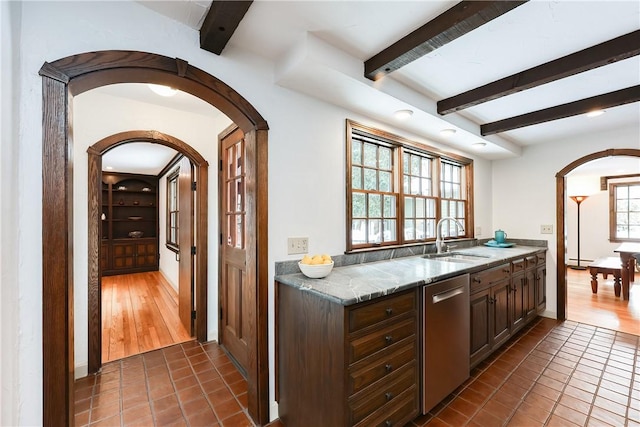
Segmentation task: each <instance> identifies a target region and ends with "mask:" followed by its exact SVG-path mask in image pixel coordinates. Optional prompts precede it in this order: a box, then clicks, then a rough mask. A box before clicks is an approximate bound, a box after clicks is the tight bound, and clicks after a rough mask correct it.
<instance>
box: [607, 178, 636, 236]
mask: <svg viewBox="0 0 640 427" xmlns="http://www.w3.org/2000/svg"><path fill="white" fill-rule="evenodd" d="M609 196H610V200H611V204H612V206H611V209H610V210H609V212H610V224H611V225H610V231H611V233H610V234H611V240H614V241H616V240H617V241H621V240H627V241H640V182H629V183H619V184H611V186H610V191H609Z"/></svg>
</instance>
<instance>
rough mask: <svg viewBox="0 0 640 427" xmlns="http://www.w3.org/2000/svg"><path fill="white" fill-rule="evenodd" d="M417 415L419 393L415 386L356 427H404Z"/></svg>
mask: <svg viewBox="0 0 640 427" xmlns="http://www.w3.org/2000/svg"><path fill="white" fill-rule="evenodd" d="M417 415H418V393H417V387H415V386H414V387H411V388H409V389H407V390H405V391H404V392H403V393H402V394H401V395H400V396H398V397H397V398H396V399H393V400H392V401H390V402H388V403H387V404H386V405H384V406H383V407H382V408H380V409H378V410H377V411H375V412H374V413H373V414H371V415H369V416H368V417H367V418H365V419H364V420H362V421H361V422H359V423H358V424H356V427H373V426H375V427H402V426H404V425H406V424H407V423H408V422H409V421H411V420H413V419H414V418H415V417H416V416H417Z"/></svg>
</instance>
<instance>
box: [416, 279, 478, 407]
mask: <svg viewBox="0 0 640 427" xmlns="http://www.w3.org/2000/svg"><path fill="white" fill-rule="evenodd" d="M422 295H423V299H422V304H423V305H422V331H423V332H422V335H423V340H422V413H424V414H426V413H427V412H428V411H429V410H430V409H431V408H433V407H434V406H435V405H437V404H438V403H439V402H440V401H441V400H442V399H444V398H445V397H446V396H447V395H449V394H450V393H451V392H452V391H454V390H455V389H456V388H457V387H458V386H459V385H460V384H462V383H463V382H464V381H465V380H466V379H467V378H469V339H470V338H469V275H468V274H465V275H462V276H457V277H454V278H451V279H447V280H443V281H440V282H436V283H433V284H429V285H426V286H424V287H423V288H422Z"/></svg>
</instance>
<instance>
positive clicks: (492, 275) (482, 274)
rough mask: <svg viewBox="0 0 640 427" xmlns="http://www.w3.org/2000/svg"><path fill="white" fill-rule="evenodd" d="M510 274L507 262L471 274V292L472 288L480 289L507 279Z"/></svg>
mask: <svg viewBox="0 0 640 427" xmlns="http://www.w3.org/2000/svg"><path fill="white" fill-rule="evenodd" d="M510 274H511V266H510V265H509V264H502V265H500V266H498V267H494V268H490V269H488V270H484V271H479V272H478V273H475V274H472V275H471V282H470V283H471V292H472V293H473V291H474V290H480V289H482V288H485V287H487V286H491V285H492V284H493V283H496V282H499V281H501V280H504V279H508V278H509V275H510Z"/></svg>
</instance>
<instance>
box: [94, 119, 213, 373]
mask: <svg viewBox="0 0 640 427" xmlns="http://www.w3.org/2000/svg"><path fill="white" fill-rule="evenodd" d="M134 141H135V142H151V143H154V144H160V145H164V146H166V147H169V148H173V149H174V150H176V151H177V152H179V153H181V154H183V155H184V156H185V157H187V158H188V159H189V160H190V161H191V163H192V164H193V166H194V168H195V178H196V182H198V183H199V185H200V190H199V191H197V192H196V209H197V210H196V212H194V214H195V216H196V218H201V221H200V223H199V225H200V228H199V229H198V233H197V234H196V241H195V246H196V247H197V248H200V251H197V252H196V254H195V260H196V262H195V265H196V271H195V272H194V278H195V283H196V292H195V295H194V298H195V301H196V306H197V307H200V308H201V312H202V313H203V314H202V315H200V316H198V317H196V322H195V334H194V335H195V336H196V337H198V340H199V341H205V340H206V337H207V315H206V314H207V286H206V284H207V259H206V254H207V253H208V251H207V243H208V242H207V238H206V233H207V229H208V221H207V218H208V203H207V202H208V199H207V197H206V194H207V185H208V166H209V165H208V163H207V161H206V160H205V159H204V157H202V155H201V154H200V153H198V152H197V151H196V150H194V149H193V148H192V147H191V146H190V145H188V144H186V143H185V142H184V141H181V140H179V139H177V138H174V137H172V136H170V135H167V134H164V133H162V132H157V131H144V130H134V131H128V132H120V133H117V134H114V135H110V136H108V137H106V138H104V139H102V140H100V141H98V142H96V143H95V144H94V145H92V146H91V147H89V148H88V149H87V153H88V154H89V159H88V162H89V165H88V171H89V176H88V194H89V210H88V221H87V223H88V225H89V233H88V234H89V242H88V252H89V260H88V262H89V268H88V271H89V283H88V285H89V294H88V306H89V327H88V329H89V351H88V353H89V373H95V372H97V371H98V369H99V368H100V366H101V354H102V340H101V334H102V325H101V320H102V316H101V315H100V313H101V307H102V303H101V285H100V281H101V280H100V278H101V276H102V275H101V272H100V270H99V268H100V262H99V260H100V256H99V250H100V226H101V225H100V223H101V220H100V214H101V209H100V208H101V206H100V200H99V195H100V193H101V191H100V190H101V187H102V173H101V172H102V155H103V154H105V153H106V152H108V151H109V150H111V149H113V148H115V147H118V146H120V145H122V144H127V143H129V142H134ZM203 254H204V255H205V256H203Z"/></svg>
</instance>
